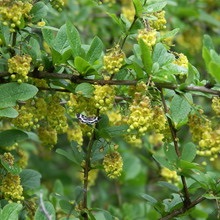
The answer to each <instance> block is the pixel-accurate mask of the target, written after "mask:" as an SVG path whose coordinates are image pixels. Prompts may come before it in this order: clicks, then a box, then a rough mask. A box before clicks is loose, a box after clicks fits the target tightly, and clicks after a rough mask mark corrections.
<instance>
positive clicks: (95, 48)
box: [86, 37, 103, 64]
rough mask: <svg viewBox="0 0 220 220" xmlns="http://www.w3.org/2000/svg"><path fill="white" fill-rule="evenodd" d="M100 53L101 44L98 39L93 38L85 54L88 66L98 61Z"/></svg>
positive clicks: (101, 49)
mask: <svg viewBox="0 0 220 220" xmlns="http://www.w3.org/2000/svg"><path fill="white" fill-rule="evenodd" d="M102 51H103V43H102V41H101V40H100V38H98V37H95V38H94V39H93V40H92V43H91V46H90V48H89V51H88V52H87V54H86V60H87V61H88V62H89V63H90V64H93V63H94V62H95V61H96V60H98V59H100V57H101V54H102Z"/></svg>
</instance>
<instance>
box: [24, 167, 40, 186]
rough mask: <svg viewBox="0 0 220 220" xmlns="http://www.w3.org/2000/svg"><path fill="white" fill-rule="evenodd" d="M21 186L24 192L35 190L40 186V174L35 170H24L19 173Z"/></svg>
mask: <svg viewBox="0 0 220 220" xmlns="http://www.w3.org/2000/svg"><path fill="white" fill-rule="evenodd" d="M20 177H21V185H22V186H23V188H24V189H25V190H28V189H36V188H38V187H39V186H40V179H41V174H40V173H39V172H37V171H36V170H31V169H24V170H22V172H21V173H20Z"/></svg>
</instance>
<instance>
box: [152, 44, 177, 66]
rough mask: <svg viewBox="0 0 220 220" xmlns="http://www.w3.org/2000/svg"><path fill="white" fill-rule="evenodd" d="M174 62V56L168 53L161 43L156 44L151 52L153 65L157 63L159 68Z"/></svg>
mask: <svg viewBox="0 0 220 220" xmlns="http://www.w3.org/2000/svg"><path fill="white" fill-rule="evenodd" d="M174 60H175V57H174V55H173V54H171V53H168V52H167V50H166V48H165V46H164V45H163V44H162V43H158V44H156V46H155V48H154V51H153V63H156V62H157V63H158V64H159V66H160V67H161V66H163V65H166V64H168V63H171V62H173V61H174Z"/></svg>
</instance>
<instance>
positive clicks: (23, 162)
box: [17, 149, 29, 169]
mask: <svg viewBox="0 0 220 220" xmlns="http://www.w3.org/2000/svg"><path fill="white" fill-rule="evenodd" d="M17 154H18V156H19V159H18V161H17V164H18V166H19V167H21V168H23V169H24V168H25V167H26V166H27V164H28V159H29V156H28V153H27V152H26V151H24V150H22V149H17Z"/></svg>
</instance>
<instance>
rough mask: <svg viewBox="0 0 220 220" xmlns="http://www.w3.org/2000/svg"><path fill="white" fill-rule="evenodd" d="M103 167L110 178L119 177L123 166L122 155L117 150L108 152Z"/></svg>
mask: <svg viewBox="0 0 220 220" xmlns="http://www.w3.org/2000/svg"><path fill="white" fill-rule="evenodd" d="M103 167H104V170H105V172H106V174H107V176H108V177H109V178H111V179H115V178H117V177H119V176H120V175H121V172H122V167H123V160H122V157H121V155H120V154H119V153H118V152H117V151H114V152H112V153H109V154H106V155H105V157H104V160H103Z"/></svg>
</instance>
